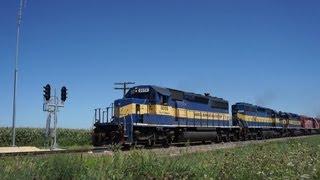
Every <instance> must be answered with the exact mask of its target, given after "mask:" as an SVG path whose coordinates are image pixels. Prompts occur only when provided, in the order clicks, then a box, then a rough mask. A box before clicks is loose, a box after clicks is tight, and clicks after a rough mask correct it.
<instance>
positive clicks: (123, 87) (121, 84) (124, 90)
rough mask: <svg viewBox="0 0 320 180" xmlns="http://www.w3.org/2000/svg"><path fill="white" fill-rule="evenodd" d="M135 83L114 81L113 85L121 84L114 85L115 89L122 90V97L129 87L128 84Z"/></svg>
mask: <svg viewBox="0 0 320 180" xmlns="http://www.w3.org/2000/svg"><path fill="white" fill-rule="evenodd" d="M132 84H135V82H117V83H114V85H115V86H121V87H115V88H114V89H116V90H123V97H124V96H125V95H126V93H127V90H128V89H130V87H128V85H132Z"/></svg>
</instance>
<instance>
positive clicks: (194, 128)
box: [92, 85, 319, 146]
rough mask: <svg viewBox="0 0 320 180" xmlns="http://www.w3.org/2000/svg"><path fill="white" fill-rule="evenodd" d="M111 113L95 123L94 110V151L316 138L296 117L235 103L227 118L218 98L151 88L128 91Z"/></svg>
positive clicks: (98, 114)
mask: <svg viewBox="0 0 320 180" xmlns="http://www.w3.org/2000/svg"><path fill="white" fill-rule="evenodd" d="M108 109H110V108H107V117H108V112H109V111H108ZM111 111H112V115H111V116H112V118H111V121H109V120H108V118H107V121H104V119H105V118H104V117H105V111H103V113H102V117H103V118H102V119H101V112H100V109H99V111H97V110H96V121H95V124H94V126H95V128H94V130H93V135H92V138H93V144H94V145H107V144H122V145H133V144H143V145H147V146H152V145H154V144H163V145H168V144H170V143H177V142H185V141H202V142H206V141H215V142H220V141H222V140H223V141H230V140H246V139H262V138H272V137H283V136H290V135H300V134H304V133H306V132H308V133H310V132H315V133H319V128H317V129H314V128H313V129H306V128H305V127H303V126H302V124H303V123H301V122H302V121H301V116H299V115H297V114H293V113H285V112H277V111H275V110H273V109H269V108H265V107H261V106H256V105H252V104H248V103H236V104H234V105H232V111H231V115H232V116H230V114H229V103H228V101H226V100H224V99H222V98H218V97H213V96H210V95H209V94H208V93H205V94H204V95H202V94H196V93H191V92H184V91H180V90H175V89H170V88H163V87H158V86H151V85H144V86H136V87H133V88H131V89H130V90H129V91H128V93H126V95H125V96H124V97H123V98H122V99H118V100H116V101H114V103H113V105H112V107H111ZM304 124H306V123H304ZM309 124H310V123H309ZM311 124H312V123H311ZM315 124H316V123H315Z"/></svg>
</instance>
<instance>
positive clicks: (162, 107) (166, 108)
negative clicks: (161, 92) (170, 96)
mask: <svg viewBox="0 0 320 180" xmlns="http://www.w3.org/2000/svg"><path fill="white" fill-rule="evenodd" d="M160 109H161V110H164V111H168V110H169V107H168V106H161V107H160Z"/></svg>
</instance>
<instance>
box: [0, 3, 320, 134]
mask: <svg viewBox="0 0 320 180" xmlns="http://www.w3.org/2000/svg"><path fill="white" fill-rule="evenodd" d="M18 4H19V2H18V0H2V1H1V3H0V126H11V114H12V89H13V82H12V81H13V65H14V63H13V60H14V53H15V33H16V21H15V20H16V12H17V8H18ZM23 18H24V19H23V23H22V39H21V53H20V54H21V56H20V63H19V82H18V88H19V89H18V101H17V102H18V104H17V125H18V126H32V127H44V124H45V118H46V114H45V113H44V112H42V101H43V99H42V93H43V92H42V90H43V89H42V86H43V85H45V84H46V83H50V84H52V85H54V86H56V87H57V88H58V89H60V88H61V86H63V85H66V86H67V87H68V89H69V99H68V100H67V102H66V107H65V108H64V109H62V112H61V113H60V116H59V118H60V119H59V126H60V127H74V128H89V127H90V126H91V124H92V120H93V109H94V108H96V107H100V106H105V105H108V104H109V103H111V102H112V101H113V100H114V99H116V98H118V97H121V92H118V91H115V90H113V83H114V82H116V81H127V80H129V81H135V82H137V83H138V84H155V85H161V86H166V87H171V88H178V89H182V90H188V91H193V92H198V93H203V92H211V94H213V95H215V96H218V97H223V98H225V99H227V100H229V101H230V103H234V102H239V101H245V102H249V103H259V104H262V105H266V106H268V107H272V108H275V109H279V110H283V111H290V112H296V113H301V114H306V115H316V114H320V90H319V89H320V71H319V69H320V68H319V67H320V3H319V1H317V0H308V1H300V0H290V1H289V0H262V1H256V0H251V1H246V0H243V1H236V0H235V1H229V0H227V1H213V0H208V1H205V0H201V1H191V0H189V1H185V0H162V1H153V0H151V1H150V0H139V1H132V0H127V1H105V0H95V1H88V0H87V1H84V0H67V1H66V0H55V1H49V0H41V1H36V0H28V2H27V5H26V8H25V9H24V16H23Z"/></svg>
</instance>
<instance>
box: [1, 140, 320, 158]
mask: <svg viewBox="0 0 320 180" xmlns="http://www.w3.org/2000/svg"><path fill="white" fill-rule="evenodd" d="M311 136H320V135H308V136H296V137H282V138H273V139H264V140H249V141H234V142H223V143H207V144H201V143H192V144H190V145H187V146H186V145H185V144H181V143H180V144H173V145H172V146H170V147H168V148H164V147H160V146H158V147H152V148H141V147H140V148H137V149H142V150H143V151H151V152H154V153H157V154H160V155H162V154H163V155H164V154H166V155H169V156H177V155H179V154H181V153H194V152H206V151H212V150H217V149H228V148H235V147H241V146H246V145H249V144H261V143H266V142H276V141H287V140H290V139H302V138H306V137H311ZM123 151H125V152H129V151H130V150H128V149H127V150H123ZM55 154H88V155H90V154H94V155H112V154H113V151H112V148H111V147H108V146H106V147H93V148H80V149H58V150H41V151H30V152H7V153H0V157H10V156H41V155H55Z"/></svg>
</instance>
